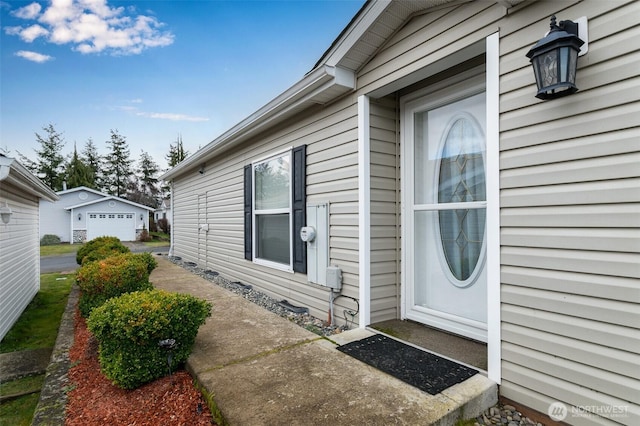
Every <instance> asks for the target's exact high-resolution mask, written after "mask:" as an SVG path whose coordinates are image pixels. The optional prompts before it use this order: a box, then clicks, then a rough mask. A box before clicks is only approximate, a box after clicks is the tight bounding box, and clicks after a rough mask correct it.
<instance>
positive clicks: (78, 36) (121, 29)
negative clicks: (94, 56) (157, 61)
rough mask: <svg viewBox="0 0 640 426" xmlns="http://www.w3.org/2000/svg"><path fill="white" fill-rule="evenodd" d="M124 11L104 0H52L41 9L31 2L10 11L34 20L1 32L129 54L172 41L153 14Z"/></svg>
mask: <svg viewBox="0 0 640 426" xmlns="http://www.w3.org/2000/svg"><path fill="white" fill-rule="evenodd" d="M128 10H129V11H131V9H128ZM41 12H42V13H41ZM125 13H127V10H126V9H125V8H124V7H122V6H121V7H111V6H109V5H108V4H107V1H106V0H52V1H51V4H50V5H49V6H48V7H47V8H46V9H45V10H44V11H41V6H40V5H39V4H38V3H32V4H30V5H28V6H25V7H23V8H20V9H18V10H16V11H15V12H14V13H13V14H14V15H15V16H17V17H19V18H22V19H25V20H37V22H38V23H33V24H32V25H30V26H25V27H8V28H6V29H5V32H6V33H7V34H9V35H17V36H19V37H20V38H21V39H22V40H24V41H26V42H29V43H30V42H32V41H33V40H35V39H36V38H38V37H45V38H46V40H47V41H49V42H51V43H55V44H70V45H71V46H72V49H74V50H76V51H78V52H80V53H83V54H90V53H101V52H107V53H110V54H113V55H132V54H139V53H141V52H142V51H143V50H145V49H148V48H152V47H163V46H168V45H170V44H172V43H173V40H174V35H173V34H172V33H171V32H170V31H163V30H162V27H164V24H163V23H162V22H160V21H158V20H157V19H156V18H155V17H153V16H145V15H137V16H135V15H132V16H128V15H126V14H125ZM129 13H131V12H129Z"/></svg>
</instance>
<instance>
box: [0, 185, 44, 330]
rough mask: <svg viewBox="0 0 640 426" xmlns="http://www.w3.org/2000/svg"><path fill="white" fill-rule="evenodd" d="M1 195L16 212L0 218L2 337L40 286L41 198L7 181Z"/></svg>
mask: <svg viewBox="0 0 640 426" xmlns="http://www.w3.org/2000/svg"><path fill="white" fill-rule="evenodd" d="M0 187H1V189H0V199H2V200H3V202H2V205H3V206H4V200H6V201H7V203H8V204H9V207H10V208H11V210H12V212H13V214H12V215H11V221H10V222H9V223H8V224H6V225H5V224H4V223H2V222H0V271H2V285H0V340H1V339H2V338H3V337H4V335H5V334H6V333H7V332H8V331H9V330H10V329H11V326H12V325H13V324H14V323H15V322H16V321H17V320H18V318H19V317H20V315H21V314H22V311H23V310H24V309H25V308H26V307H27V305H28V304H29V302H31V300H32V299H33V297H34V296H35V295H36V293H37V292H38V290H39V289H40V245H39V240H38V217H39V214H38V211H39V210H38V204H39V199H38V197H36V196H33V195H27V194H24V192H23V191H21V190H19V189H18V188H15V187H14V186H13V185H11V184H7V182H2V185H0Z"/></svg>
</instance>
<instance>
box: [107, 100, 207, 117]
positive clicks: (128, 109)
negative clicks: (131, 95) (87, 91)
mask: <svg viewBox="0 0 640 426" xmlns="http://www.w3.org/2000/svg"><path fill="white" fill-rule="evenodd" d="M126 102H127V103H129V104H142V103H143V101H142V99H140V98H136V99H130V100H128V101H126ZM114 109H117V110H120V111H124V112H127V113H130V114H133V115H136V116H138V117H146V118H155V119H158V120H169V121H190V122H202V121H209V118H208V117H197V116H193V115H187V114H178V113H172V112H148V111H140V108H138V107H137V106H136V105H119V106H116V107H114Z"/></svg>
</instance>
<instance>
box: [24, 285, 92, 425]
mask: <svg viewBox="0 0 640 426" xmlns="http://www.w3.org/2000/svg"><path fill="white" fill-rule="evenodd" d="M79 293H80V290H79V289H78V286H77V285H75V284H74V285H73V286H72V287H71V292H70V293H69V299H68V300H67V306H66V308H65V311H64V314H63V315H62V320H61V321H60V328H59V329H58V337H57V338H56V343H55V345H54V347H53V352H52V353H51V360H50V362H49V366H48V367H47V372H46V374H45V378H44V384H43V385H42V391H41V393H40V400H39V401H38V405H37V406H36V410H35V413H34V414H33V420H32V422H31V425H32V426H54V425H55V426H57V425H63V424H64V421H65V409H66V406H67V392H68V391H69V390H70V389H69V380H68V372H69V368H70V367H71V361H70V359H69V350H70V349H71V347H72V346H73V341H74V337H73V335H74V333H73V329H74V315H75V307H76V303H77V302H78V296H79Z"/></svg>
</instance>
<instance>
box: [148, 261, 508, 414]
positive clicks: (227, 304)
mask: <svg viewBox="0 0 640 426" xmlns="http://www.w3.org/2000/svg"><path fill="white" fill-rule="evenodd" d="M151 281H152V282H153V284H154V285H155V286H156V287H157V288H162V289H166V290H169V291H175V292H181V293H189V294H192V295H194V296H197V297H200V298H202V299H206V300H208V301H210V302H212V303H213V314H212V317H211V318H209V319H208V320H207V322H206V323H205V324H204V325H203V326H202V327H201V328H200V330H199V332H198V336H197V338H196V342H195V345H194V348H193V352H192V354H191V356H190V358H189V360H188V362H187V369H188V370H189V371H190V372H191V374H192V375H193V376H194V377H195V378H196V379H197V381H198V382H200V384H201V385H202V386H204V388H205V389H206V390H207V391H208V392H209V394H210V395H211V396H212V397H213V400H214V402H215V404H216V405H217V408H218V409H219V410H220V412H221V413H222V416H223V417H224V419H225V420H226V422H228V424H230V425H329V424H330V425H364V424H366V425H389V424H404V425H428V424H437V425H451V424H455V422H456V421H457V420H458V419H459V418H462V417H464V418H472V417H476V416H477V415H479V414H480V413H482V411H483V410H484V409H486V408H488V407H491V406H492V405H494V404H495V403H496V402H497V387H496V384H495V383H493V382H491V381H490V380H489V379H487V378H486V377H484V376H482V375H479V374H476V375H475V376H473V377H472V378H470V379H468V380H466V381H464V382H462V383H460V384H457V385H455V386H452V387H451V388H449V389H447V390H445V391H443V392H442V393H439V394H437V395H434V396H432V395H429V394H427V393H425V392H422V391H420V390H418V389H417V388H414V387H412V386H410V385H407V384H405V383H403V382H401V381H399V380H397V379H395V378H393V377H391V376H389V375H387V374H385V373H383V372H381V371H379V370H376V369H374V368H372V367H369V366H368V365H366V364H364V363H362V362H360V361H358V360H356V359H354V358H352V357H350V356H348V355H345V354H343V353H342V352H340V351H338V350H336V346H337V345H338V344H345V343H348V342H350V341H354V340H359V339H362V338H364V337H367V336H369V335H371V334H373V333H372V332H371V331H368V330H363V329H356V330H352V331H348V332H344V333H342V334H339V335H335V336H331V340H328V339H325V338H322V337H319V336H318V335H316V334H313V333H311V332H309V331H307V330H305V329H303V328H301V327H299V326H297V325H295V324H294V323H292V322H290V321H288V320H287V319H285V318H282V317H280V316H278V315H276V314H274V313H272V312H269V311H267V310H265V309H263V308H261V307H259V306H257V305H255V304H253V303H251V302H249V301H247V300H245V299H244V298H243V297H242V296H240V295H237V294H235V293H233V292H230V291H228V290H226V289H224V288H222V287H219V286H217V285H215V284H213V283H211V282H209V281H207V280H205V279H203V278H201V277H199V276H197V275H195V274H193V273H191V272H189V271H187V270H185V269H183V268H182V267H180V266H178V265H175V264H173V263H171V262H170V261H169V260H168V259H167V258H166V257H159V258H158V268H156V269H155V270H154V271H153V273H152V275H151Z"/></svg>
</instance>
